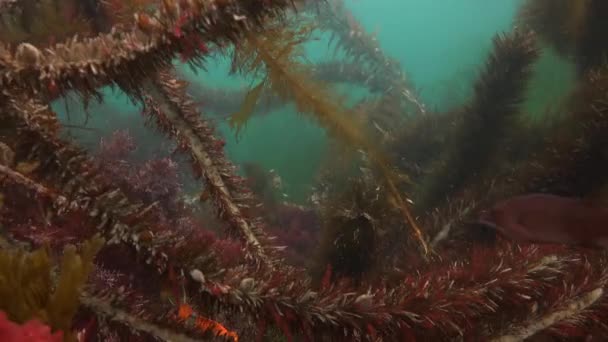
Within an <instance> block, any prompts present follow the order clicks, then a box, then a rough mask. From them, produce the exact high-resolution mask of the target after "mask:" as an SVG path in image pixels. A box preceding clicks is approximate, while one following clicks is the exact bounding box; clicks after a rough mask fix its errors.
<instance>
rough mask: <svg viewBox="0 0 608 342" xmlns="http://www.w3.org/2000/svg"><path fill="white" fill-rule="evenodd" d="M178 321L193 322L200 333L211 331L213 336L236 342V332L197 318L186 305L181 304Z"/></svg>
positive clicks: (209, 320)
mask: <svg viewBox="0 0 608 342" xmlns="http://www.w3.org/2000/svg"><path fill="white" fill-rule="evenodd" d="M177 317H178V320H179V321H181V322H185V321H187V320H189V319H190V320H193V321H194V325H195V326H196V327H197V328H198V329H200V330H201V332H207V331H211V332H212V333H213V334H214V335H215V336H222V337H229V338H231V339H232V340H233V341H234V342H238V340H239V336H238V335H237V333H236V332H234V331H230V330H228V329H226V328H225V327H224V326H223V325H222V324H220V323H219V322H216V321H214V320H211V319H208V318H205V317H202V316H199V315H198V314H196V313H195V312H194V310H193V309H192V307H191V306H190V305H188V304H181V305H180V306H179V310H178V312H177Z"/></svg>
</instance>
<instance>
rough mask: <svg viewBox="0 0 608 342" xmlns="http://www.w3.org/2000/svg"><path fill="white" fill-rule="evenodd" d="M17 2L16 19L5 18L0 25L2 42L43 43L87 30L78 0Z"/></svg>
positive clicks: (29, 0)
mask: <svg viewBox="0 0 608 342" xmlns="http://www.w3.org/2000/svg"><path fill="white" fill-rule="evenodd" d="M19 6H20V7H21V10H20V12H21V13H20V16H19V17H20V19H19V20H15V18H5V20H4V21H3V23H2V25H1V26H0V40H1V41H3V42H10V43H21V42H23V41H28V42H30V43H33V44H42V45H44V44H48V43H53V42H54V41H58V40H62V39H64V38H66V37H71V36H73V35H75V34H80V35H82V34H83V33H85V32H89V31H90V30H91V26H90V25H89V22H88V21H87V20H85V19H84V18H83V17H82V16H81V15H79V13H78V1H56V0H37V1H33V0H28V1H22V3H21V4H20V5H19Z"/></svg>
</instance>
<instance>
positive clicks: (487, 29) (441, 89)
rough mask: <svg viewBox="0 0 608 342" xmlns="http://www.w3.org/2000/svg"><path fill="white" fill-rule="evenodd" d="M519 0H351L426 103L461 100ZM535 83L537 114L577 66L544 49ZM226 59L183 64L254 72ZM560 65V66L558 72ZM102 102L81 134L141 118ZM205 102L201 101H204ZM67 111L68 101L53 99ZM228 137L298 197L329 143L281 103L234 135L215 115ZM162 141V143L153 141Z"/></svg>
mask: <svg viewBox="0 0 608 342" xmlns="http://www.w3.org/2000/svg"><path fill="white" fill-rule="evenodd" d="M521 2H522V0H500V1H487V0H350V1H346V3H347V5H348V7H349V9H350V10H351V11H352V13H353V14H354V16H355V17H356V18H357V20H359V22H360V23H361V24H362V25H363V27H364V28H365V29H366V30H367V32H375V33H376V34H377V38H378V40H379V42H380V45H381V47H382V49H383V50H384V52H385V54H387V55H388V56H390V57H392V58H394V59H396V60H398V61H399V62H400V63H401V66H402V67H403V69H404V71H405V73H406V75H407V76H408V77H409V79H410V81H411V83H413V84H414V85H415V86H416V88H417V89H419V91H420V96H421V99H422V101H423V102H424V103H425V104H426V105H427V107H428V108H439V109H446V108H449V107H451V106H455V105H458V104H461V103H463V102H464V101H465V100H466V97H467V96H468V95H469V94H470V89H471V84H472V82H473V81H474V80H475V76H476V74H477V72H478V71H479V69H480V68H481V67H482V66H483V63H484V61H485V58H486V56H487V54H488V52H489V50H490V48H491V46H492V38H493V37H494V36H495V35H496V34H497V33H502V32H508V31H510V29H511V27H512V25H513V19H514V16H515V13H516V11H517V8H518V6H519V5H520V4H521ZM318 37H319V38H320V40H319V41H314V42H312V43H310V44H309V45H308V46H307V51H308V53H309V57H310V59H311V60H313V61H318V60H324V59H327V60H329V59H331V57H330V51H332V50H333V49H328V48H327V41H326V39H327V36H326V35H323V34H318ZM538 64H539V65H538V68H537V73H536V75H535V77H534V79H533V81H532V85H533V87H532V88H533V89H531V91H530V99H529V100H528V105H527V106H526V108H527V111H528V112H530V114H531V115H539V114H540V113H542V112H543V111H544V108H545V107H546V105H547V103H550V102H552V101H553V100H554V99H555V98H557V97H559V96H560V95H561V94H563V93H564V92H566V91H567V90H568V84H570V82H569V81H570V80H571V79H572V70H571V68H569V67H567V64H565V62H564V61H562V60H560V59H559V58H558V57H555V55H553V54H551V52H550V51H547V52H546V53H545V54H544V55H543V58H542V59H541V61H540V62H539V63H538ZM228 65H229V61H228V60H226V59H213V60H210V61H209V63H208V65H207V67H208V72H204V71H202V70H201V71H200V72H198V74H197V75H195V74H194V73H192V72H190V71H189V70H188V68H180V69H182V71H183V74H185V75H187V78H188V80H189V81H190V82H203V83H205V84H206V85H208V86H213V87H229V88H242V87H244V86H247V85H249V84H250V82H249V80H245V79H242V78H239V77H234V76H229V75H228ZM556 71H557V72H556ZM340 92H341V93H343V94H346V95H349V97H350V98H351V99H353V100H354V99H356V98H357V97H358V96H360V95H361V93H362V92H361V91H360V89H357V88H354V87H349V86H348V85H342V86H340ZM106 94H107V96H106V100H105V103H104V104H103V105H94V106H92V108H91V111H90V112H91V119H90V121H89V126H91V127H96V128H99V130H100V131H101V132H102V133H97V132H83V131H78V132H76V133H75V134H77V138H78V139H80V140H82V141H83V143H84V144H85V145H87V146H94V145H95V143H96V141H98V139H99V135H100V134H104V132H106V133H107V132H109V131H111V130H112V129H115V128H124V127H129V126H131V127H134V128H132V131H139V129H138V128H137V125H139V124H141V123H142V122H143V121H142V120H141V119H140V118H139V109H138V108H137V107H135V106H133V105H131V104H129V103H128V101H127V99H126V98H125V97H124V96H122V95H121V94H119V93H117V94H112V93H111V92H110V91H109V90H108V91H107V92H106ZM72 108H73V109H72V113H71V117H72V123H82V113H81V111H79V110H78V106H77V105H76V104H73V105H72ZM203 108H204V107H203ZM55 109H56V110H57V111H58V112H60V113H61V114H63V116H64V118H65V117H66V116H65V111H64V110H63V103H62V102H58V103H56V104H55ZM217 124H218V128H219V130H220V132H221V134H223V135H224V137H225V139H226V142H227V145H226V148H227V154H228V156H229V158H230V159H232V160H233V161H234V162H235V163H237V164H240V163H242V162H247V161H254V162H257V163H259V164H260V165H262V166H263V167H264V168H266V169H268V170H269V169H275V170H276V171H277V173H278V174H279V175H280V176H281V177H282V178H283V182H284V183H285V184H286V190H285V191H286V193H287V194H288V195H289V196H290V197H291V198H292V200H294V201H297V202H301V201H303V200H304V199H305V198H306V197H307V196H308V195H309V191H310V183H311V181H312V179H313V177H314V176H315V174H316V172H317V171H318V169H319V167H320V163H321V160H322V158H323V156H324V152H325V147H326V145H327V139H328V138H327V136H326V134H325V132H324V130H323V129H322V128H319V127H318V126H317V125H316V123H315V122H314V121H312V120H311V119H309V118H308V117H306V116H304V115H300V114H297V113H295V112H294V111H293V109H292V108H291V107H290V106H285V107H283V108H279V109H277V110H276V111H273V112H270V113H268V114H266V115H261V116H256V117H254V118H253V119H251V120H250V121H249V123H248V124H247V126H246V129H245V130H244V131H243V134H242V137H241V139H239V140H238V141H237V140H236V139H235V137H234V134H233V132H231V131H230V129H229V127H228V126H227V125H226V122H225V121H222V120H219V121H217ZM140 135H141V136H142V138H143V139H161V138H160V136H159V135H157V134H154V133H140ZM151 145H157V143H151Z"/></svg>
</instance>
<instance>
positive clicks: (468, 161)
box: [416, 30, 539, 211]
mask: <svg viewBox="0 0 608 342" xmlns="http://www.w3.org/2000/svg"><path fill="white" fill-rule="evenodd" d="M534 37H535V36H534V34H533V33H531V32H526V31H520V30H516V31H514V32H512V33H511V34H509V35H505V36H498V37H496V38H495V39H494V50H493V52H492V53H491V55H490V56H489V58H488V60H487V62H486V65H485V68H484V70H483V71H482V73H481V74H480V76H479V78H478V80H477V82H476V83H475V86H474V96H473V99H472V100H471V101H470V102H469V103H468V104H467V105H465V106H464V108H462V109H461V114H460V117H459V118H458V121H457V125H458V126H457V127H458V128H457V129H455V130H454V132H453V134H452V137H451V139H450V142H449V143H448V146H450V148H448V149H447V150H446V151H444V153H443V154H442V156H441V157H440V158H439V160H438V161H437V162H436V163H435V164H436V165H434V166H433V167H434V170H433V171H432V172H430V173H429V174H428V175H427V177H426V178H425V179H424V180H423V181H422V184H420V185H419V186H420V190H419V191H418V193H419V195H418V196H417V197H418V198H417V201H416V208H417V209H418V210H419V211H431V210H432V209H433V208H435V207H436V206H437V205H438V204H439V203H441V202H442V201H443V199H444V198H446V197H449V196H450V195H451V194H453V193H457V192H458V191H460V190H461V189H462V188H463V187H464V186H466V185H467V183H468V182H469V181H471V180H475V179H476V177H479V175H480V174H481V173H482V172H483V171H484V169H485V168H487V167H488V162H489V161H490V160H491V159H492V153H493V152H494V151H496V150H497V148H498V146H499V144H500V143H501V141H502V139H504V137H505V136H506V133H507V132H509V130H512V129H513V128H514V127H516V126H515V124H516V123H517V121H516V117H517V114H518V113H519V112H518V110H519V106H520V105H521V104H522V103H523V102H524V96H525V89H526V88H525V85H526V83H527V81H528V80H529V78H530V76H531V71H532V65H533V63H534V62H535V61H536V59H537V57H538V53H539V51H538V49H537V47H536V44H535V39H534Z"/></svg>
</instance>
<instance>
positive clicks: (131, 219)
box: [6, 98, 214, 274]
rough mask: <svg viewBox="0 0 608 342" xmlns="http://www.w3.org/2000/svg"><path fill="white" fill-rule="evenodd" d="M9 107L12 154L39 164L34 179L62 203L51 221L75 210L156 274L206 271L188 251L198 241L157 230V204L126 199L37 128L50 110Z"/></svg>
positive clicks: (81, 157) (93, 167)
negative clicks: (171, 268)
mask: <svg viewBox="0 0 608 342" xmlns="http://www.w3.org/2000/svg"><path fill="white" fill-rule="evenodd" d="M11 104H12V108H11V109H9V110H8V111H7V112H6V114H8V115H10V116H11V117H13V121H12V122H11V124H12V125H13V126H12V127H14V129H15V131H14V134H16V138H17V139H18V141H19V144H18V145H16V148H15V151H16V154H17V155H18V156H19V158H20V159H23V160H30V161H36V162H38V164H39V166H38V168H37V169H36V171H35V174H34V175H32V177H34V176H35V177H36V181H39V182H43V183H44V184H48V185H49V187H50V186H52V189H53V191H52V192H51V194H55V199H58V198H65V199H66V201H58V200H55V201H54V203H53V204H54V207H53V212H54V213H55V215H58V216H61V215H63V214H65V213H66V212H71V211H78V210H80V211H84V212H86V213H88V214H87V216H88V217H87V224H89V225H91V226H92V227H94V228H95V230H97V231H98V232H100V233H101V234H103V236H104V237H105V238H106V240H107V241H108V243H109V244H113V243H118V244H122V243H124V244H126V245H128V246H130V247H131V248H133V250H134V251H136V253H137V255H139V256H141V261H142V262H143V263H146V264H149V265H152V267H155V268H156V269H157V270H158V271H159V272H160V273H164V272H165V271H166V270H167V266H168V263H169V260H171V262H172V263H175V264H179V265H180V266H181V267H183V268H184V269H186V270H189V269H190V268H201V269H206V268H207V266H209V260H208V259H209V258H208V257H209V255H208V254H209V251H208V250H206V251H205V248H204V247H203V246H198V247H197V246H192V245H190V243H191V242H192V243H195V242H196V241H197V239H196V237H195V238H194V239H193V238H192V236H191V234H186V233H185V232H183V231H181V232H180V231H177V230H169V229H167V227H165V226H163V225H160V224H159V221H158V215H157V213H156V208H157V203H156V202H152V203H147V202H141V200H139V199H137V200H135V199H131V198H129V197H128V196H127V195H126V194H125V192H124V191H123V190H121V189H120V188H119V187H117V186H116V185H115V184H113V182H112V179H108V177H106V176H104V175H103V174H102V172H101V170H100V166H99V165H98V164H96V163H95V162H94V161H93V160H92V159H91V158H90V157H89V156H87V155H86V154H85V153H84V152H83V151H82V150H80V149H79V148H77V147H75V146H73V145H72V144H70V143H68V142H66V141H63V140H61V139H59V138H57V137H56V136H55V135H54V134H51V133H49V130H48V126H41V125H35V124H34V123H36V122H47V121H52V120H53V119H54V120H56V116H55V114H54V113H53V112H52V111H51V110H50V109H49V107H48V106H43V105H40V104H39V103H36V101H28V100H23V99H22V98H21V99H20V101H16V100H11ZM26 113H30V114H31V115H27V114H26ZM28 117H29V120H28V119H27V118H28ZM36 117H39V118H37V119H36ZM51 127H52V125H51ZM26 185H27V184H26ZM201 248H203V250H201ZM212 259H214V258H212ZM211 264H213V262H212V263H211ZM211 273H212V272H211V271H210V272H209V274H211Z"/></svg>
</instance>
